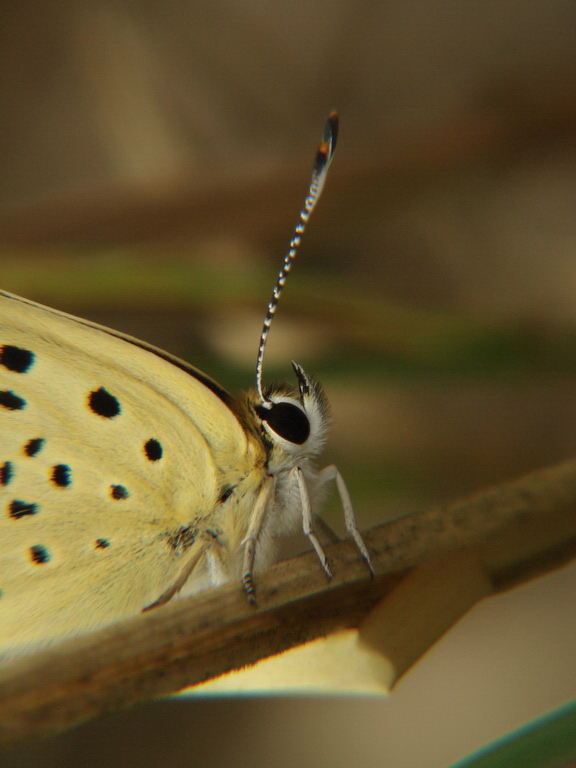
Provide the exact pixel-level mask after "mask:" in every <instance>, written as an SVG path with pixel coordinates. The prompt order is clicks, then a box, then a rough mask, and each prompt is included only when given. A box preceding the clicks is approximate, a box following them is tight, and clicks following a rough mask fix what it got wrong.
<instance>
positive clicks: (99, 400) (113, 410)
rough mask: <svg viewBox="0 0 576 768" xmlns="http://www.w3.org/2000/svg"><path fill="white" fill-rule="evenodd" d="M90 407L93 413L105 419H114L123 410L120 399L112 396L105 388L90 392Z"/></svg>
mask: <svg viewBox="0 0 576 768" xmlns="http://www.w3.org/2000/svg"><path fill="white" fill-rule="evenodd" d="M88 407H89V408H90V410H91V411H92V413H95V414H96V415H97V416H102V418H103V419H113V418H114V416H118V414H119V413H120V411H121V410H122V409H121V408H120V402H119V400H118V398H116V397H114V395H111V394H110V392H108V390H107V389H104V387H100V389H95V390H94V391H93V392H90V394H89V395H88Z"/></svg>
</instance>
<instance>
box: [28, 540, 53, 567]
mask: <svg viewBox="0 0 576 768" xmlns="http://www.w3.org/2000/svg"><path fill="white" fill-rule="evenodd" d="M30 559H31V560H32V562H33V563H35V564H36V565H43V564H44V563H48V562H50V554H49V552H48V550H47V549H46V547H43V546H42V545H41V544H35V545H34V546H33V547H30Z"/></svg>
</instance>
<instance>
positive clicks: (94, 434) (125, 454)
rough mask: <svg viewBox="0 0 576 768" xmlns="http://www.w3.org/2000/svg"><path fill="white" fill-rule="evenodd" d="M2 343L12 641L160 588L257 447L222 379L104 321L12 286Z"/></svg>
mask: <svg viewBox="0 0 576 768" xmlns="http://www.w3.org/2000/svg"><path fill="white" fill-rule="evenodd" d="M0 354H1V355H2V357H0V481H1V482H0V501H1V507H0V590H1V593H0V595H1V596H0V654H1V653H2V651H3V650H5V649H7V648H10V647H12V646H19V647H22V646H26V645H30V644H32V645H42V644H44V643H45V642H46V641H49V640H51V639H55V638H58V637H61V636H66V635H68V634H77V633H79V632H83V631H86V630H87V629H90V628H92V627H96V626H100V625H104V624H106V623H109V622H111V621H114V620H116V619H119V618H123V617H126V616H129V615H133V614H135V613H138V612H139V611H140V610H142V609H143V608H144V607H145V606H146V605H148V604H149V603H151V602H153V601H154V600H156V599H157V598H158V597H159V596H160V595H161V594H162V593H163V592H164V590H165V589H167V588H169V586H170V585H171V584H173V583H174V582H175V581H176V580H177V577H178V574H179V573H180V572H181V571H182V568H183V565H184V563H185V560H186V558H187V557H189V556H190V554H191V552H192V550H193V547H194V546H198V542H199V539H200V538H201V537H202V535H204V537H206V530H207V529H209V528H210V522H211V521H213V520H214V511H215V509H216V508H217V507H218V505H219V499H221V497H222V494H223V491H225V489H226V487H231V486H233V485H235V484H236V483H237V482H238V480H239V479H240V478H242V477H245V476H246V475H247V474H249V472H250V471H251V470H253V468H254V456H253V447H252V446H251V445H250V444H249V443H248V441H247V437H246V433H245V431H244V430H243V428H242V427H241V425H240V423H239V421H238V419H237V418H236V416H235V415H234V413H233V411H232V410H230V408H229V407H228V405H227V404H226V402H224V401H223V397H225V393H223V392H222V391H221V390H219V388H218V386H217V385H214V386H213V387H212V388H211V386H212V382H211V381H210V380H208V379H206V378H205V377H203V375H202V374H200V373H199V372H197V374H198V378H197V377H196V375H195V374H196V372H195V371H194V369H190V371H191V373H189V372H187V371H186V370H182V369H181V368H179V367H177V366H176V365H173V364H172V363H171V362H169V361H167V360H165V359H162V357H160V356H158V355H156V354H153V353H152V352H150V351H148V350H147V349H144V348H141V347H140V346H137V345H136V343H130V342H129V341H128V340H126V339H125V338H122V337H120V336H119V335H115V334H114V333H113V332H108V331H107V330H106V329H102V328H100V327H98V326H93V325H90V324H89V323H87V322H86V321H80V320H78V319H76V318H72V317H71V316H68V315H65V314H63V313H59V312H57V311H55V310H51V309H48V308H46V307H41V306H39V305H36V304H34V303H32V302H29V301H26V300H24V299H20V298H19V297H15V296H12V295H11V294H6V293H0ZM195 542H196V543H195Z"/></svg>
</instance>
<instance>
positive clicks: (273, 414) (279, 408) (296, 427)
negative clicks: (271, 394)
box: [256, 403, 310, 445]
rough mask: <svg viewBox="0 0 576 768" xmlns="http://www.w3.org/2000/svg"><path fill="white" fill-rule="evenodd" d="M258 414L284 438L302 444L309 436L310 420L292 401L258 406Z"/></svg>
mask: <svg viewBox="0 0 576 768" xmlns="http://www.w3.org/2000/svg"><path fill="white" fill-rule="evenodd" d="M256 411H257V413H258V416H260V418H261V419H262V421H265V422H266V424H268V426H269V427H270V429H272V430H273V431H274V432H276V434H277V435H279V436H280V437H282V438H283V439H284V440H288V441H289V442H290V443H294V444H295V445H302V444H303V443H305V442H306V440H308V437H309V436H310V421H309V420H308V416H306V414H305V413H304V411H303V410H302V408H299V407H298V406H297V405H294V404H293V403H274V404H273V405H272V407H271V408H264V407H263V406H260V407H259V408H257V409H256Z"/></svg>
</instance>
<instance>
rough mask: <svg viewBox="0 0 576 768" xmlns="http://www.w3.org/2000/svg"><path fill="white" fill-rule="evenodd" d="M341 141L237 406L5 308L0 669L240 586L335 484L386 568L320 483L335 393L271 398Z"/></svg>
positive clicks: (54, 320)
mask: <svg viewBox="0 0 576 768" xmlns="http://www.w3.org/2000/svg"><path fill="white" fill-rule="evenodd" d="M337 132H338V117H337V115H336V113H332V114H331V115H330V116H329V118H328V121H327V123H326V128H325V131H324V136H323V140H322V143H321V144H320V147H319V149H318V152H317V155H316V161H315V165H314V170H313V174H312V181H311V184H310V189H309V193H308V196H307V198H306V200H305V204H304V207H303V209H302V211H301V213H300V218H299V221H298V224H297V226H296V228H295V232H294V236H293V239H292V241H291V243H290V248H289V251H288V252H287V254H286V256H285V258H284V262H283V266H282V269H281V271H280V273H279V276H278V280H277V283H276V285H275V288H274V291H273V294H272V298H271V300H270V303H269V305H268V310H267V313H266V317H265V321H264V326H263V330H262V335H261V338H260V343H259V348H258V356H257V366H256V389H255V391H254V392H249V393H246V394H242V395H241V396H239V397H237V398H235V397H232V396H231V395H230V394H228V392H226V390H225V389H223V388H222V387H221V386H220V385H219V384H218V383H216V382H215V381H214V380H212V379H211V378H210V377H209V376H207V375H206V374H204V373H202V372H201V371H200V370H198V369H197V368H195V367H193V366H191V365H189V364H188V363H186V362H184V361H182V360H179V359H177V358H176V357H173V356H172V355H170V354H169V353H167V352H163V351H162V350H160V349H157V348H155V347H153V346H151V345H150V344H147V343H145V342H142V341H138V340H136V339H134V338H132V337H130V336H126V335H124V334H122V333H119V332H117V331H113V330H110V329H108V328H105V327H103V326H99V325H96V324H94V323H91V322H88V321H86V320H82V319H80V318H76V317H73V316H71V315H67V314H65V313H63V312H60V311H57V310H55V309H50V308H49V307H45V306H41V305H39V304H36V303H34V302H32V301H29V300H27V299H24V298H20V297H18V296H15V295H12V294H10V293H7V292H0V503H1V507H0V509H1V514H0V658H2V657H4V658H8V657H10V656H13V655H15V654H18V653H23V652H29V651H32V650H34V649H37V648H40V647H44V646H46V645H50V644H52V643H54V642H57V641H58V640H60V639H63V638H66V637H70V636H73V635H77V634H81V633H84V632H87V631H90V630H92V629H95V628H97V627H102V626H104V625H106V624H110V623H112V622H114V621H117V620H120V619H123V618H126V617H129V616H133V615H136V614H138V613H139V612H141V611H143V610H150V609H151V608H153V607H157V606H159V605H161V604H163V603H165V602H167V601H168V600H170V599H171V598H172V597H173V596H174V595H176V594H177V593H179V592H181V593H182V594H185V593H189V592H193V591H196V590H198V589H200V588H204V587H206V586H209V585H216V584H221V583H223V582H226V581H228V580H230V579H234V578H241V579H242V582H243V586H244V590H245V593H246V595H247V597H248V599H249V600H251V601H254V599H255V598H254V595H255V588H254V579H253V573H254V572H257V571H259V570H262V569H264V568H266V567H267V566H269V565H270V564H271V563H272V562H273V561H274V558H275V542H276V541H277V539H278V538H279V537H280V536H282V535H285V534H288V533H291V532H294V531H295V530H297V529H298V527H299V525H303V529H304V532H305V533H306V535H307V536H308V538H309V540H310V542H311V543H312V545H313V546H314V548H315V550H316V552H317V553H318V556H319V558H320V562H321V564H322V566H323V568H324V570H325V571H326V574H327V575H328V576H329V577H330V567H329V564H328V560H327V558H326V555H325V553H324V551H323V549H322V546H321V544H320V541H319V539H318V537H317V535H316V533H315V530H314V518H313V510H314V506H315V499H316V498H317V496H318V493H319V491H320V489H321V488H322V487H323V486H324V485H326V483H328V482H330V481H335V483H336V486H337V489H338V491H339V493H340V498H341V501H342V505H343V508H344V514H345V521H346V525H347V529H348V531H349V532H350V534H351V535H352V537H353V539H354V540H355V542H356V544H357V546H358V548H359V550H360V553H361V554H362V556H363V557H364V559H365V560H366V562H367V563H368V565H369V566H370V568H371V565H370V556H369V554H368V551H367V549H366V547H365V545H364V542H363V540H362V538H361V536H360V533H359V531H358V529H357V526H356V522H355V519H354V513H353V509H352V504H351V502H350V497H349V494H348V492H347V490H346V486H345V484H344V481H343V479H342V477H341V475H340V474H339V472H338V470H337V469H336V468H335V467H327V468H325V469H323V470H321V471H317V470H316V469H315V467H314V464H313V461H314V459H315V458H316V457H317V456H318V455H319V454H320V453H321V451H322V449H323V446H324V443H325V439H326V434H327V429H328V426H329V408H328V403H327V400H326V396H325V394H324V392H323V390H322V388H321V386H320V385H319V384H318V383H317V382H316V381H315V380H314V379H313V378H312V377H311V376H309V375H308V374H307V373H305V371H304V370H303V369H302V368H301V367H300V366H299V365H297V364H296V363H293V368H294V373H295V376H296V384H297V386H293V385H291V384H281V385H272V386H268V387H264V386H263V383H262V363H263V355H264V348H265V344H266V339H267V336H268V331H269V329H270V326H271V322H272V318H273V316H274V313H275V310H276V306H277V304H278V299H279V297H280V293H281V291H282V288H283V286H284V283H285V281H286V277H287V275H288V273H289V271H290V268H291V266H292V263H293V261H294V258H295V256H296V253H297V251H298V247H299V245H300V239H301V235H302V233H303V231H304V229H305V226H306V223H307V221H308V219H309V217H310V214H311V213H312V211H313V209H314V207H315V205H316V202H317V200H318V198H319V196H320V194H321V191H322V187H323V185H324V181H325V178H326V173H327V171H328V167H329V165H330V162H331V160H332V156H333V154H334V149H335V146H336V139H337Z"/></svg>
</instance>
